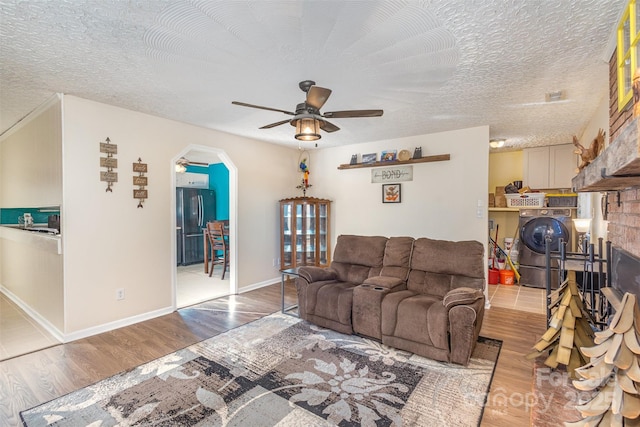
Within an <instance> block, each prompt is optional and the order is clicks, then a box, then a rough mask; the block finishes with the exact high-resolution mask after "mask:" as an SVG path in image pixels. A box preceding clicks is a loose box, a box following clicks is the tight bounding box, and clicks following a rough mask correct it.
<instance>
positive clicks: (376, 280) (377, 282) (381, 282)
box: [362, 276, 405, 289]
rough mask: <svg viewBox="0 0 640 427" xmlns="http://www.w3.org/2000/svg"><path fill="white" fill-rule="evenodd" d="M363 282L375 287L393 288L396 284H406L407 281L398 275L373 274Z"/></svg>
mask: <svg viewBox="0 0 640 427" xmlns="http://www.w3.org/2000/svg"><path fill="white" fill-rule="evenodd" d="M362 284H363V285H369V286H372V287H374V288H384V289H393V288H395V287H396V286H401V285H404V284H405V281H404V280H402V279H400V278H397V277H389V276H373V277H369V278H368V279H367V280H365V281H364V282H363V283H362Z"/></svg>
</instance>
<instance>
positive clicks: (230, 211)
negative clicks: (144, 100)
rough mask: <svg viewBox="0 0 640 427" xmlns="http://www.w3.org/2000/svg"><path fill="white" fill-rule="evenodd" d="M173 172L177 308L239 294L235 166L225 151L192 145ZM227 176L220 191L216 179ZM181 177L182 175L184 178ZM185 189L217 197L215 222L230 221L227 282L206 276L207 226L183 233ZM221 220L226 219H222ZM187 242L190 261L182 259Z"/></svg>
mask: <svg viewBox="0 0 640 427" xmlns="http://www.w3.org/2000/svg"><path fill="white" fill-rule="evenodd" d="M180 159H186V160H187V161H188V163H187V164H186V170H185V171H184V172H186V175H184V172H178V171H177V170H176V166H175V165H176V163H177V162H178V160H180ZM171 168H172V174H173V175H172V176H173V189H172V194H173V197H172V200H173V203H172V207H173V211H172V212H173V214H172V218H173V220H172V225H173V228H172V230H175V231H172V242H173V250H172V254H173V255H174V257H175V259H174V262H173V266H174V267H173V272H174V274H173V302H174V307H175V308H181V307H186V306H189V305H193V304H197V303H199V302H202V301H206V300H209V299H213V298H217V297H221V296H224V295H229V294H235V293H237V289H238V286H237V267H236V264H237V263H236V260H237V245H236V242H237V234H236V222H237V213H236V207H237V168H236V166H235V165H234V164H233V162H231V159H230V158H229V156H228V155H227V154H226V153H225V152H224V150H221V149H217V148H213V147H207V146H201V145H189V146H188V147H186V148H185V149H184V150H182V151H181V152H180V153H178V155H177V156H176V157H175V158H173V159H172V164H171ZM224 172H226V175H227V180H226V186H225V187H226V188H221V187H220V185H221V183H220V180H218V179H216V176H217V175H218V174H220V173H223V174H224ZM181 174H183V175H182V176H181ZM202 175H207V184H204V185H206V187H207V188H206V189H205V188H203V186H204V185H203V184H202V181H201V179H203V178H204V177H203V176H202ZM191 176H194V177H197V179H196V180H192V179H191V178H189V177H191ZM185 178H187V179H185ZM183 186H186V188H187V190H188V191H189V194H192V193H193V191H194V190H193V188H194V187H196V188H199V189H200V190H202V192H203V196H204V197H202V199H203V200H207V199H209V200H211V194H215V195H217V197H215V196H214V199H215V200H216V201H215V204H214V206H210V207H209V209H210V210H214V211H215V212H216V214H215V219H217V220H224V219H228V220H229V247H230V250H229V258H230V263H229V269H228V270H227V273H226V275H225V278H224V280H222V279H221V277H220V276H221V275H220V274H216V270H214V274H213V275H212V277H209V275H208V274H205V268H204V263H203V261H202V254H203V252H204V251H203V246H204V245H203V236H202V225H204V224H200V225H199V226H197V228H198V230H193V229H192V230H190V231H189V234H187V233H186V231H187V230H184V231H185V232H183V230H182V229H181V225H183V224H184V222H183V221H184V218H182V219H180V218H179V215H180V214H182V215H188V213H186V214H185V213H184V212H182V213H180V208H181V206H182V203H183V201H182V197H183V193H185V192H186V190H184V187H183ZM196 191H197V190H196ZM209 203H210V202H209ZM182 208H183V206H182ZM187 210H188V209H187ZM222 216H226V217H225V218H223V217H222ZM207 217H208V218H211V219H212V217H211V216H210V214H207ZM203 218H204V216H203ZM192 227H193V226H192ZM187 236H188V237H187ZM185 242H186V245H187V246H189V248H190V250H191V253H190V255H189V256H187V257H181V255H184V253H185V251H184V249H185V248H184V245H185ZM195 250H197V251H198V252H199V255H194V251H195ZM216 268H219V267H216Z"/></svg>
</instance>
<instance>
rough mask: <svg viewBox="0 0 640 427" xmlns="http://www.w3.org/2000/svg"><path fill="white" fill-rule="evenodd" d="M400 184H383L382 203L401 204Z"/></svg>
mask: <svg viewBox="0 0 640 427" xmlns="http://www.w3.org/2000/svg"><path fill="white" fill-rule="evenodd" d="M401 200H402V196H401V190H400V184H382V203H400V202H401Z"/></svg>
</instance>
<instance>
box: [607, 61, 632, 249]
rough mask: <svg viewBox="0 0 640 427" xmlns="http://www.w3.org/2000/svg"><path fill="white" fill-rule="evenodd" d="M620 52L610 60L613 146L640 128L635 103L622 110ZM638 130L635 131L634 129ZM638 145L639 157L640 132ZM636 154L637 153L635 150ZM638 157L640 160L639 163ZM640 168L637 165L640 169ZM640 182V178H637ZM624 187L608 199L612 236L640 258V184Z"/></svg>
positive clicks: (610, 115) (608, 195)
mask: <svg viewBox="0 0 640 427" xmlns="http://www.w3.org/2000/svg"><path fill="white" fill-rule="evenodd" d="M616 58H617V53H616V52H614V54H613V56H612V57H611V59H610V60H609V136H610V137H609V139H610V143H609V147H612V148H613V147H615V146H616V144H617V141H618V140H619V139H620V138H624V137H625V135H626V134H629V130H630V129H628V128H629V127H636V128H637V127H638V124H637V121H638V118H636V119H634V117H633V114H632V110H633V104H632V102H630V103H629V104H628V105H627V106H626V107H625V108H624V109H623V110H621V111H618V76H617V73H616ZM631 133H634V132H631ZM632 138H635V139H636V141H635V144H633V143H631V144H627V145H628V146H629V147H630V148H629V150H630V151H631V152H632V151H633V150H634V149H635V155H636V157H638V156H639V155H640V152H639V150H638V147H640V143H639V142H638V135H637V132H635V135H634V136H632ZM631 154H633V153H631ZM637 162H638V160H636V163H637ZM636 169H637V168H636ZM625 172H626V173H627V174H629V173H631V174H633V173H637V172H638V171H637V170H635V171H634V170H633V169H632V170H626V171H625ZM636 182H637V181H636ZM636 182H633V181H632V182H630V184H632V185H631V186H629V187H627V188H622V189H615V190H613V191H607V196H606V198H605V200H606V201H607V202H608V205H607V211H608V216H607V220H609V233H608V239H609V240H610V241H611V244H612V245H613V246H615V247H620V248H622V249H624V250H626V251H628V252H630V253H631V254H633V255H635V256H636V257H640V185H634V184H636Z"/></svg>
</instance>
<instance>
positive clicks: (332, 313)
mask: <svg viewBox="0 0 640 427" xmlns="http://www.w3.org/2000/svg"><path fill="white" fill-rule="evenodd" d="M357 285H358V284H357V283H347V282H319V283H318V285H316V283H313V284H311V285H310V286H311V287H312V288H314V289H313V290H314V291H315V292H314V294H315V298H314V300H315V301H314V303H313V304H307V313H308V314H313V315H315V316H319V317H323V318H325V319H330V320H333V321H336V322H338V323H341V324H343V325H349V327H351V308H352V306H353V288H355V287H356V286H357ZM309 293H310V292H309V291H308V294H309ZM308 294H307V295H308ZM310 300H311V299H310V298H308V297H307V302H309V301H310Z"/></svg>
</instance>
